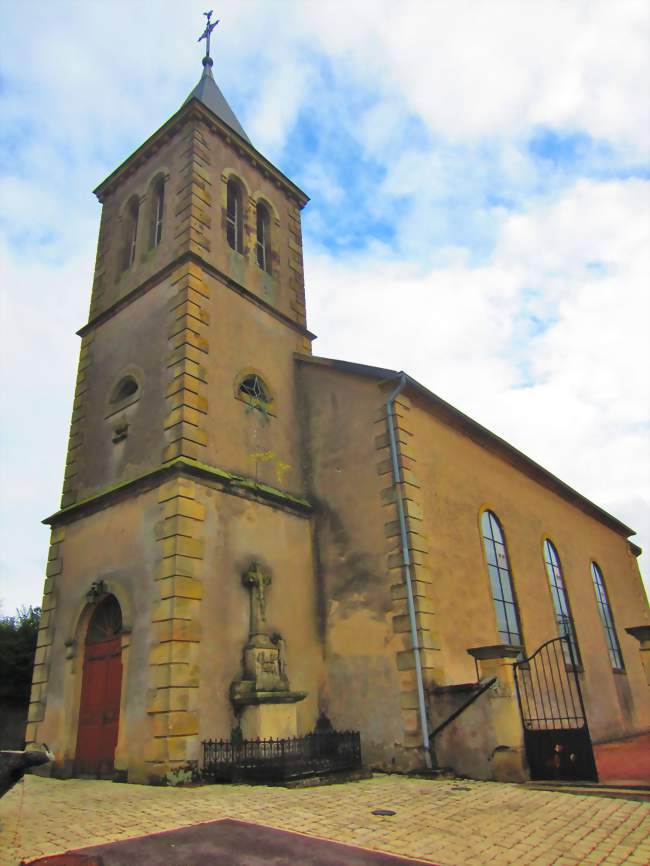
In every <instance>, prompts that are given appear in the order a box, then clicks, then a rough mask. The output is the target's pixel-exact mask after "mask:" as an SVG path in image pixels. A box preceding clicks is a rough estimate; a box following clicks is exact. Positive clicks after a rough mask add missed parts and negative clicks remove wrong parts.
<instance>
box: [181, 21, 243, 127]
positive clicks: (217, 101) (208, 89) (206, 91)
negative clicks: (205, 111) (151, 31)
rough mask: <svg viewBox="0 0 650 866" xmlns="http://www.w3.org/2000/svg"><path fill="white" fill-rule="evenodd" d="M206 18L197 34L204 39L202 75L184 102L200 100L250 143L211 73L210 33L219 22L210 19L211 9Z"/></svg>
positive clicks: (199, 39)
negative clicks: (202, 29) (201, 29)
mask: <svg viewBox="0 0 650 866" xmlns="http://www.w3.org/2000/svg"><path fill="white" fill-rule="evenodd" d="M203 14H204V15H205V17H206V18H207V22H206V25H205V30H204V31H203V33H202V34H201V35H200V36H199V38H198V40H197V41H198V42H201V41H202V40H203V39H205V57H204V58H203V61H202V63H203V75H202V76H201V78H200V80H199V83H198V84H197V85H196V87H195V88H194V90H193V91H192V92H191V93H190V95H189V96H188V97H187V99H186V100H185V102H189V101H190V99H198V100H199V102H202V103H203V105H205V106H206V107H207V108H209V109H210V111H212V112H213V113H214V114H216V115H217V117H218V118H219V120H222V121H223V122H224V123H225V124H226V125H227V126H229V127H230V128H231V129H232V130H233V132H236V133H237V135H239V136H241V137H242V138H243V139H244V141H247V142H248V143H249V144H251V140H250V138H249V137H248V136H247V135H246V133H245V132H244V128H243V126H242V125H241V123H240V122H239V121H238V120H237V117H236V116H235V113H234V111H233V110H232V108H231V107H230V106H229V105H228V103H227V102H226V98H225V97H224V95H223V93H222V92H221V90H220V89H219V87H218V86H217V83H216V81H215V80H214V77H213V75H212V63H213V61H212V57H211V56H210V35H211V34H212V31H213V30H214V28H215V27H216V26H217V24H218V23H219V19H217V20H216V21H210V18H211V17H212V10H210V11H209V12H204V13H203Z"/></svg>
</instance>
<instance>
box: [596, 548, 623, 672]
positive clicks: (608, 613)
mask: <svg viewBox="0 0 650 866" xmlns="http://www.w3.org/2000/svg"><path fill="white" fill-rule="evenodd" d="M591 577H592V579H593V581H594V589H595V590H596V601H597V602H598V612H599V613H600V618H601V620H602V622H603V628H604V629H605V640H606V641H607V651H608V652H609V660H610V661H611V663H612V668H613V669H614V670H615V671H624V670H625V665H624V664H623V654H622V653H621V646H620V644H619V642H618V637H617V635H616V628H615V627H614V617H613V616H612V609H611V608H610V606H609V598H608V597H607V590H606V589H605V581H604V579H603V573H602V571H601V570H600V568H599V566H598V565H597V564H596V563H595V562H592V563H591Z"/></svg>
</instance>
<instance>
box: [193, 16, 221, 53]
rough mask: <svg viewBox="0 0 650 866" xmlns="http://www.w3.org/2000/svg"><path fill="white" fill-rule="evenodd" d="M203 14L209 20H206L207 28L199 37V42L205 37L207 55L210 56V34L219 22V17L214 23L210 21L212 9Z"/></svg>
mask: <svg viewBox="0 0 650 866" xmlns="http://www.w3.org/2000/svg"><path fill="white" fill-rule="evenodd" d="M203 14H204V15H205V17H206V18H207V19H208V20H207V21H206V24H205V30H204V31H203V33H202V34H201V35H200V36H199V38H198V39H197V42H200V41H201V40H202V39H205V56H206V58H207V57H210V34H211V33H212V31H213V30H214V28H215V27H216V26H217V24H218V23H219V19H218V18H217V20H216V21H215V22H214V23H210V18H211V17H212V9H210V11H209V12H204V13H203Z"/></svg>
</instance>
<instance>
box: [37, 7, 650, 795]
mask: <svg viewBox="0 0 650 866" xmlns="http://www.w3.org/2000/svg"><path fill="white" fill-rule="evenodd" d="M213 26H214V25H212V24H210V19H209V17H208V26H207V28H206V34H204V35H205V36H207V39H206V45H207V51H206V55H205V57H204V59H203V73H202V75H201V78H200V80H199V82H198V84H197V85H196V87H195V88H194V90H192V92H191V93H190V95H189V97H188V98H187V100H186V101H185V102H184V103H183V105H182V106H181V107H180V108H179V109H178V111H176V113H175V114H173V115H172V116H171V117H170V118H169V119H168V120H167V121H166V122H165V123H164V124H163V125H162V126H161V127H160V128H159V129H158V130H157V131H156V132H154V133H153V135H151V137H150V138H149V139H147V141H145V142H144V143H143V144H142V145H141V146H140V147H139V148H138V149H137V150H136V151H135V152H134V153H133V154H132V155H131V156H129V158H128V159H126V161H124V162H123V163H122V164H121V165H120V166H118V167H117V168H116V169H115V170H114V171H113V172H112V174H110V175H109V176H108V177H107V178H106V179H105V180H104V181H103V182H102V183H101V184H100V185H99V186H98V187H97V189H96V190H95V194H96V195H97V197H98V199H99V201H100V202H101V204H102V213H101V223H100V228H99V238H98V244H97V258H96V265H95V272H94V279H93V284H92V294H91V302H90V312H89V318H88V321H87V323H86V324H84V325H83V327H81V329H80V331H79V332H78V334H79V336H80V338H81V349H80V355H79V365H78V373H77V379H76V387H75V393H74V403H73V411H72V419H71V426H70V437H69V443H68V453H67V459H66V468H65V479H64V484H63V492H62V500H61V505H60V509H59V510H58V511H57V512H56V513H55V514H53V515H52V516H51V517H49V518H47V519H46V521H45V523H47V524H49V526H50V527H51V541H50V548H49V557H48V563H47V569H46V579H45V586H44V595H43V603H42V611H43V614H42V620H41V624H40V632H39V640H38V648H37V652H36V659H35V666H34V674H33V685H32V693H31V703H30V709H29V717H28V723H27V729H26V741H27V743H28V747H29V745H30V744H32V745H35V744H37V743H41V742H46V743H47V744H48V746H49V747H50V749H51V750H52V751H53V752H54V755H55V761H54V763H53V765H52V772H53V773H54V774H55V775H57V776H59V777H68V776H71V775H95V776H101V777H104V778H113V779H115V780H119V781H129V782H140V783H156V782H161V781H164V779H165V778H166V776H167V774H169V772H170V771H173V770H174V769H176V768H181V767H185V766H186V765H188V763H191V762H199V763H200V762H201V758H202V745H201V744H202V742H203V741H205V740H209V739H215V738H222V739H229V738H231V737H234V736H235V735H237V736H238V737H243V738H244V739H256V738H268V737H273V738H278V737H279V738H287V737H295V736H302V735H304V734H307V733H309V732H311V731H313V730H314V727H315V725H316V722H317V720H318V719H319V718H322V717H324V716H325V717H327V719H328V720H329V721H330V722H331V724H332V725H333V727H334V728H335V729H336V730H339V731H344V730H354V731H359V732H360V736H361V747H362V753H363V761H364V764H365V765H366V766H368V767H370V768H376V769H382V770H387V771H396V772H410V771H426V770H428V769H431V768H433V769H435V768H436V767H451V768H453V769H454V770H455V771H456V772H458V773H463V774H466V775H468V776H471V777H474V778H479V779H499V780H523V779H527V778H530V777H531V776H532V777H533V778H535V777H538V778H539V777H543V774H544V767H546V768H548V767H553V768H554V772H556V771H557V772H556V777H557V775H558V772H559V773H560V775H562V773H565V774H566V775H565V777H566V778H571V777H575V778H580V777H583V778H594V777H595V771H594V766H593V753H592V751H591V750H592V745H593V744H594V743H596V744H597V743H604V742H608V741H611V740H615V739H619V738H622V737H626V736H630V735H633V734H636V733H640V732H644V731H647V730H649V729H650V688H649V684H650V615H649V613H648V607H647V602H646V599H645V594H644V590H643V585H642V583H641V578H640V574H639V569H638V565H637V556H638V554H639V553H640V550H639V548H638V547H636V546H635V545H634V543H632V542H631V541H630V540H629V539H630V536H632V535H633V534H634V533H633V530H632V529H630V528H629V527H627V526H626V525H624V524H623V523H622V522H621V521H620V520H618V519H617V518H616V517H614V516H612V515H610V514H608V513H607V512H605V511H604V510H603V509H602V508H600V507H598V506H597V505H596V504H594V503H592V502H590V501H589V500H587V499H586V498H584V497H583V496H581V495H580V493H578V492H577V491H575V490H573V489H572V488H571V487H569V486H568V485H567V484H565V483H563V482H562V481H561V480H560V479H559V478H557V477H555V476H554V475H552V474H551V473H549V472H548V471H547V470H545V469H544V468H543V467H541V466H540V465H538V464H537V463H535V462H534V461H533V460H531V459H530V458H528V457H527V456H526V455H525V454H523V453H521V452H520V451H518V450H516V449H515V448H513V447H512V446H511V445H509V444H508V443H507V442H505V441H503V440H502V439H500V438H499V437H498V436H495V435H494V434H493V433H491V432H490V431H489V430H487V429H485V428H484V427H482V426H481V425H480V424H478V423H476V422H475V421H473V420H472V419H471V418H469V417H467V416H466V415H464V414H463V413H461V412H460V411H458V410H457V409H455V408H454V407H453V406H451V405H449V404H448V403H446V402H445V401H444V400H442V399H441V398H440V397H438V396H436V395H435V394H434V393H432V392H431V391H429V390H428V389H427V388H426V386H425V385H423V384H421V383H419V382H417V381H415V380H414V379H413V378H411V377H410V376H409V375H407V374H406V373H404V372H402V371H396V370H388V369H380V368H377V367H370V366H365V365H361V364H356V363H350V362H347V361H344V360H334V359H329V358H322V357H317V356H315V355H314V354H312V341H313V339H314V335H313V334H312V333H311V332H310V331H309V330H308V328H307V318H306V299H305V286H304V278H303V254H302V239H301V212H302V210H303V208H304V207H305V206H306V205H307V202H308V198H307V196H306V195H305V193H304V192H302V191H301V190H300V189H299V188H298V187H297V186H296V185H295V184H294V183H293V182H292V181H291V180H290V179H289V178H288V177H286V176H285V175H284V174H283V173H282V172H281V171H280V170H278V168H276V167H275V166H274V165H272V164H271V163H270V162H269V161H268V160H267V159H266V158H265V157H264V156H263V155H262V154H261V153H259V152H258V151H257V150H256V148H255V146H254V145H253V144H252V143H251V141H250V140H249V138H248V136H247V135H246V132H245V131H244V129H243V128H242V126H241V125H240V123H239V121H238V120H237V118H236V116H235V115H234V113H233V111H232V109H231V108H230V106H229V105H228V103H227V101H226V100H225V98H224V96H223V94H222V92H221V91H220V89H219V87H218V86H217V84H216V82H215V79H214V76H213V72H212V66H213V62H212V58H211V56H210V51H209V36H210V32H211V29H212V27H213ZM596 469H597V467H594V471H596ZM576 756H577V757H576ZM583 759H584V760H583ZM581 761H582V762H583V763H582V768H578V767H577V764H578V763H580V762H581ZM554 762H555V763H554ZM562 762H565V763H566V766H564V764H563V765H562V767H563V768H564V769H562V768H561V767H560V764H561V763H562ZM572 762H573V763H572Z"/></svg>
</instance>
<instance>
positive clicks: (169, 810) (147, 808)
mask: <svg viewBox="0 0 650 866" xmlns="http://www.w3.org/2000/svg"><path fill="white" fill-rule="evenodd" d="M460 787H461V786H460V785H458V783H454V782H452V781H450V780H440V781H437V780H423V779H408V778H405V777H401V776H388V775H377V776H375V777H374V778H372V779H369V780H367V781H362V782H356V783H350V784H347V785H332V786H328V787H321V788H305V789H295V790H294V789H286V788H264V787H247V786H228V785H211V786H205V787H201V788H186V789H184V788H151V787H145V786H139V785H115V784H112V783H111V782H96V781H86V780H77V779H73V780H68V781H58V780H53V779H43V778H40V777H36V776H28V777H27V778H26V779H25V782H24V783H23V784H22V785H18V786H16V787H15V788H14V789H13V790H12V791H11V792H9V794H7V795H6V796H5V797H4V798H3V799H2V800H1V801H0V866H16V864H17V863H18V861H19V860H20V859H21V857H36V856H40V855H42V854H54V853H57V852H60V851H63V850H66V849H70V848H78V847H83V846H86V845H90V844H101V843H104V842H109V841H114V840H118V839H126V838H129V837H130V836H138V835H142V834H147V833H153V832H158V831H161V830H167V829H173V828H175V827H181V826H187V825H190V824H196V823H200V822H203V821H212V820H215V819H217V818H224V817H232V818H238V819H240V820H248V821H251V822H253V823H259V824H266V825H268V826H272V827H278V828H280V829H285V830H293V831H297V832H301V833H305V834H307V835H312V836H319V837H322V838H326V839H332V840H334V841H338V842H350V843H353V844H357V845H362V846H365V847H368V848H373V849H377V850H383V851H389V852H392V853H396V854H402V855H405V856H411V857H418V858H421V859H423V860H429V861H431V862H435V863H438V864H440V866H472V864H477V866H478V864H481V866H484V864H490V866H515V864H516V866H519V864H525V866H583V864H584V866H597V864H598V866H617V864H619V863H620V864H623V863H628V864H629V866H644V864H646V863H648V862H650V807H649V806H648V804H646V803H637V802H629V801H625V800H615V799H609V798H594V797H584V796H580V795H570V794H562V793H560V792H552V791H535V790H531V789H527V788H524V787H520V786H517V785H503V784H498V783H495V782H468V783H465V782H463V785H462V787H463V788H468V789H469V790H467V791H463V790H455V788H460ZM376 808H391V809H394V810H395V812H396V813H397V814H396V815H395V816H393V817H390V818H388V817H377V816H374V815H372V810H373V809H376ZM644 858H645V859H644Z"/></svg>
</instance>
